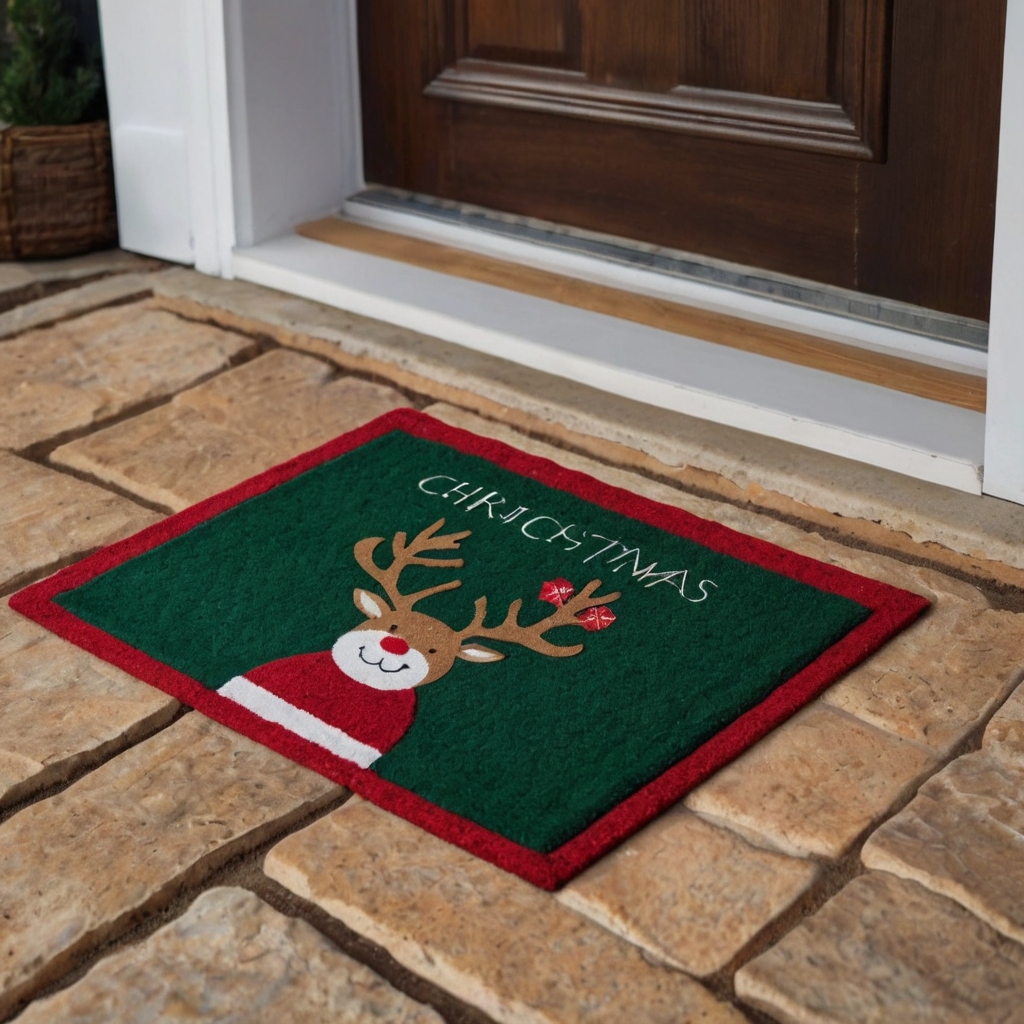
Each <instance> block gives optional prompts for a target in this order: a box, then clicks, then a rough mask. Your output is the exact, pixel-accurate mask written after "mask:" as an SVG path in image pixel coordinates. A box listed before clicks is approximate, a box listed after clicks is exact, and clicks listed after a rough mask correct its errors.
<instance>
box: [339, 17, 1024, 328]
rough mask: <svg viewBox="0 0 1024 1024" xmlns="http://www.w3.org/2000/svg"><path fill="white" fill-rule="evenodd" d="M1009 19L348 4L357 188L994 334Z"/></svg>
mask: <svg viewBox="0 0 1024 1024" xmlns="http://www.w3.org/2000/svg"><path fill="white" fill-rule="evenodd" d="M1005 7H1006V0H639V2H636V3H631V4H626V3H622V2H621V0H361V2H360V3H359V9H358V10H359V43H360V69H361V76H362V104H363V134H364V143H365V164H366V166H365V170H366V178H367V181H369V182H374V183H379V184H383V185H391V186H395V187H399V188H404V189H409V190H412V191H415V192H421V193H426V194H429V195H434V196H441V197H444V198H448V199H454V200H459V201H463V202H468V203H475V204H479V205H481V206H485V207H490V208H493V209H496V210H504V211H509V212H512V213H516V214H522V215H527V216H533V217H539V218H542V219H545V220H550V221H556V222H559V223H562V224H568V225H573V226H577V227H583V228H588V229H591V230H595V231H602V232H607V233H610V234H613V235H619V236H623V237H626V238H632V239H639V240H643V241H646V242H652V243H656V244H659V245H665V246H670V247H672V248H676V249H682V250H686V251H688V252H693V253H699V254H702V255H706V256H711V257H716V258H720V259H725V260H731V261H734V262H737V263H743V264H748V265H752V266H756V267H761V268H765V269H768V270H772V271H776V272H780V273H785V274H793V275H796V276H798V277H804V278H809V279H811V280H814V281H819V282H822V283H825V284H831V285H837V286H840V287H845V288H853V289H857V290H859V291H863V292H867V293H869V294H874V295H881V296H886V297H889V298H893V299H898V300H902V301H904V302H910V303H914V304H917V305H921V306H926V307H929V308H932V309H937V310H942V311H944V312H948V313H953V314H957V315H960V316H967V317H974V318H977V319H981V320H986V319H987V318H988V302H989V284H990V275H991V261H992V232H993V224H994V214H995V178H996V155H997V145H998V122H999V95H1000V82H1001V74H1002V49H1003V22H1004V16H1005Z"/></svg>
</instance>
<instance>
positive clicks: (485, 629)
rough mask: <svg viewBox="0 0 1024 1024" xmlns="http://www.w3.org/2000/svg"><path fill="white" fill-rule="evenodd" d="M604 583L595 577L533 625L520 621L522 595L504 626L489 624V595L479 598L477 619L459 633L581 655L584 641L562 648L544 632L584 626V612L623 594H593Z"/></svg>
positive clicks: (552, 653)
mask: <svg viewBox="0 0 1024 1024" xmlns="http://www.w3.org/2000/svg"><path fill="white" fill-rule="evenodd" d="M600 586H601V581H600V580H591V581H590V582H589V583H588V584H587V585H586V586H585V587H584V588H583V589H582V590H581V591H580V592H579V593H578V594H576V595H575V596H574V597H570V598H569V600H567V601H566V602H565V603H564V604H563V605H561V606H560V607H556V608H555V610H554V611H553V612H552V613H551V614H550V615H548V616H546V617H545V618H543V619H541V620H540V622H535V623H534V624H533V625H532V626H521V625H520V624H519V610H520V609H521V608H522V607H523V602H522V598H516V600H515V601H513V602H512V603H511V604H510V605H509V606H508V614H507V615H506V616H505V621H504V622H503V623H502V624H501V625H500V626H485V625H484V618H485V617H486V615H487V598H486V597H480V598H477V601H476V604H475V605H474V607H475V608H476V614H475V615H474V616H473V621H472V622H471V623H470V624H469V625H468V626H467V627H466V628H465V629H464V630H462V631H461V632H460V633H459V636H460V637H462V638H463V639H464V640H468V639H469V638H470V637H486V638H488V639H491V640H506V641H508V642H509V643H511V644H519V646H521V647H528V648H529V649H530V650H531V651H537V653H538V654H546V655H548V656H549V657H552V658H567V657H569V656H570V655H573V654H579V653H580V651H582V650H583V644H571V645H569V646H568V647H562V646H560V645H558V644H552V643H549V642H548V641H547V640H545V639H544V638H543V636H542V634H544V633H546V632H547V631H548V630H549V629H554V628H555V627H556V626H581V627H582V626H583V623H582V622H580V620H579V619H578V618H577V617H576V616H577V615H578V614H579V613H580V612H582V611H585V610H586V609H587V608H593V607H595V606H596V605H601V604H609V603H611V602H612V601H616V600H618V599H619V597H621V596H622V595H621V594H620V593H619V592H618V591H616V593H614V594H602V595H601V596H600V597H592V596H591V595H592V594H593V593H594V591H595V590H597V588H598V587H600Z"/></svg>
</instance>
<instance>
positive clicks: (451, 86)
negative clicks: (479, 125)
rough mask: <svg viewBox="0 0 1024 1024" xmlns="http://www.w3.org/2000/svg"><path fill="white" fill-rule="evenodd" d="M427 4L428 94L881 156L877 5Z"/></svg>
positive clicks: (572, 0)
mask: <svg viewBox="0 0 1024 1024" xmlns="http://www.w3.org/2000/svg"><path fill="white" fill-rule="evenodd" d="M431 5H432V7H433V9H434V10H433V13H432V14H431V19H432V20H433V21H434V22H436V23H437V24H439V25H443V26H444V28H443V31H442V32H440V33H439V34H438V35H437V36H436V37H435V38H436V41H437V44H438V45H439V46H440V50H439V52H438V53H436V54H435V55H434V58H433V63H434V64H435V65H437V66H438V67H440V69H441V70H440V72H439V73H438V74H437V75H436V77H435V78H434V79H433V80H432V81H431V82H430V83H428V85H427V87H426V92H427V95H429V96H434V97H436V98H439V99H449V100H458V101H461V102H464V103H480V104H484V105H488V106H498V107H511V108H514V109H520V110H538V111H544V112H547V113H553V114H559V115H562V116H566V117H579V118H589V119H593V120H598V121H608V122H616V123H625V124H633V125H637V126H641V127H645V128H660V129H667V130H671V131H681V132H687V133H690V134H696V135H708V136H713V137H718V138H728V139H738V140H741V141H746V142H761V143H765V144H768V145H775V146H791V147H795V148H798V149H809V150H813V151H817V152H824V153H836V154H839V155H843V156H849V157H854V158H857V159H876V160H877V159H881V158H882V156H883V153H884V138H885V131H884V128H885V110H886V103H887V98H886V77H887V38H888V24H889V12H890V0H645V2H644V3H643V4H632V5H630V4H622V3H617V2H614V0H525V2H521V3H509V2H507V0H506V2H505V3H504V4H502V3H500V2H499V0H431ZM530 18H532V19H534V20H533V21H532V22H530V21H529V19H530Z"/></svg>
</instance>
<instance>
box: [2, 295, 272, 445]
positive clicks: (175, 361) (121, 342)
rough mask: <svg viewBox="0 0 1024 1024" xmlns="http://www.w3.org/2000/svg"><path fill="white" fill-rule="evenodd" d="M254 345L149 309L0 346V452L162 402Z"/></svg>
mask: <svg viewBox="0 0 1024 1024" xmlns="http://www.w3.org/2000/svg"><path fill="white" fill-rule="evenodd" d="M255 349H256V345H255V343H254V342H253V341H252V340H251V339H248V338H245V337H243V336H242V335H239V334H231V333H229V332H227V331H222V330H219V329H218V328H216V327H207V326H206V325H204V324H194V323H189V322H187V321H184V320H181V319H179V318H178V317H176V316H174V315H173V314H171V313H166V312H164V311H163V310H161V309H157V308H156V307H155V306H153V305H152V303H150V302H141V303H138V304H135V305H131V306H116V307H112V308H110V309H100V310H97V311H96V312H94V313H88V314H86V315H85V316H83V317H80V318H78V319H75V320H67V321H65V322H64V323H60V324H57V325H56V326H55V327H50V328H43V329H40V330H36V331H29V332H28V333H27V334H23V335H21V336H19V337H17V338H13V339H11V340H10V341H5V342H0V447H3V448H9V449H12V450H15V451H18V450H21V449H25V448H28V447H29V446H31V445H35V444H38V443H39V442H42V441H47V440H49V439H51V438H54V437H59V436H61V435H64V434H68V433H70V432H73V431H79V430H82V429H84V428H86V427H89V426H91V425H92V424H94V423H97V422H100V421H102V420H105V419H110V418H111V417H113V416H117V415H118V414H119V413H121V412H123V411H124V410H126V409H129V408H131V407H133V406H137V405H141V404H142V403H145V402H151V401H154V400H156V399H160V398H164V397H167V396H169V395H171V394H173V393H174V392H176V391H178V390H180V389H181V388H184V387H187V386H188V385H189V384H192V383H194V382H196V381H198V380H200V379H201V378H203V377H205V376H208V375H209V374H211V373H215V372H216V371H218V370H222V369H224V368H225V367H226V366H228V364H229V363H230V361H231V360H232V359H234V358H236V357H238V356H240V355H242V354H243V353H245V352H246V351H255Z"/></svg>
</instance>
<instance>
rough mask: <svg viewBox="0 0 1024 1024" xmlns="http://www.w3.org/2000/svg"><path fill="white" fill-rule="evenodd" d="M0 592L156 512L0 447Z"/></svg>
mask: <svg viewBox="0 0 1024 1024" xmlns="http://www.w3.org/2000/svg"><path fill="white" fill-rule="evenodd" d="M0 481H2V486H0V593H5V592H8V591H11V590H14V589H17V587H19V586H20V585H21V584H22V583H24V582H27V581H28V580H30V579H32V578H34V577H37V576H40V575H43V574H45V573H46V572H50V571H53V570H54V569H57V568H59V567H60V566H62V565H65V564H67V563H68V562H70V561H73V560H74V559H75V558H76V557H78V556H80V555H84V554H86V553H88V552H89V551H94V550H96V549H97V548H101V547H103V546H104V545H106V544H110V543H112V542H113V541H115V540H120V539H121V538H122V537H127V536H129V535H131V534H133V533H136V532H137V531H138V530H141V529H142V528H143V527H144V526H149V525H150V524H151V523H155V522H156V521H157V520H158V519H159V518H160V517H159V516H158V515H157V514H156V513H154V512H150V511H149V510H148V509H145V508H142V507H141V506H139V505H136V504H135V503H134V502H132V501H130V500H129V499H127V498H122V497H121V496H120V495H117V494H113V493H111V492H110V491H107V490H104V489H103V488H102V487H96V486H94V485H93V484H89V483H85V482H83V481H81V480H77V479H75V478H74V477H72V476H69V475H68V474H67V473H61V472H58V471H57V470H54V469H47V468H46V467H44V466H39V465H36V464H35V463H34V462H29V461H28V460H27V459H22V458H19V457H18V456H16V455H12V454H10V453H9V452H4V451H0Z"/></svg>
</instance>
